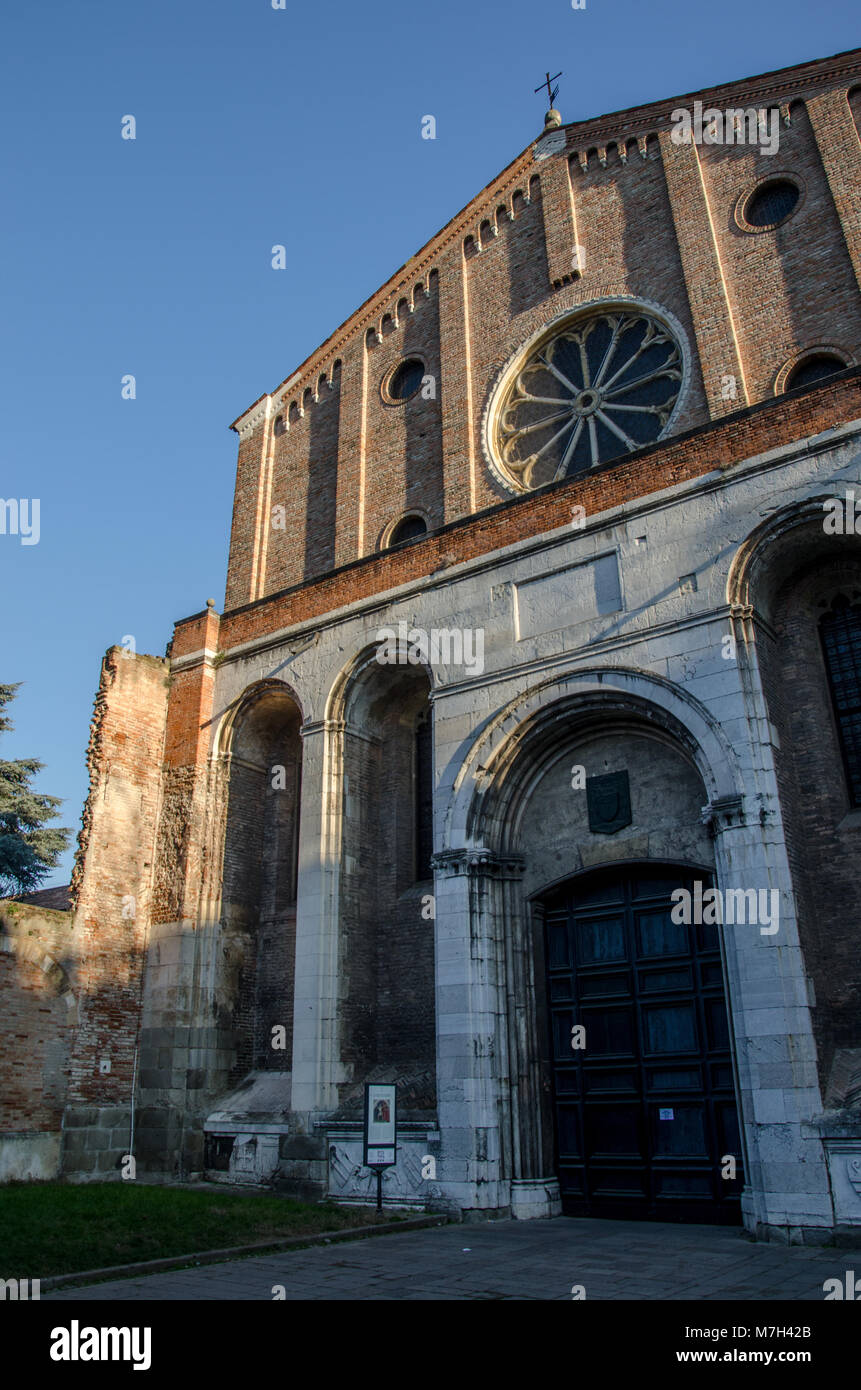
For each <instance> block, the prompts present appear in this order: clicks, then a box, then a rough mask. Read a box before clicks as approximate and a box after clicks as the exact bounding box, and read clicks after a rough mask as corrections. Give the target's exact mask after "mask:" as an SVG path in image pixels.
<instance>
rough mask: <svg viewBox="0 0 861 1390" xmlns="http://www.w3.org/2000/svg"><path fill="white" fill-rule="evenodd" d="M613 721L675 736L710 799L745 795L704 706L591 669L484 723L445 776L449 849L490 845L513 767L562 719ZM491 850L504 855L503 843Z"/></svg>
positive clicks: (637, 676) (650, 683) (517, 701)
mask: <svg viewBox="0 0 861 1390" xmlns="http://www.w3.org/2000/svg"><path fill="white" fill-rule="evenodd" d="M608 717H612V718H615V719H616V720H618V719H620V718H622V719H624V718H631V717H633V718H634V719H635V720H636V721H638V722H639V724H640V725H641V726H642V727H643V728H644V729H645V728H648V729H651V730H653V731H654V732H656V733H657V731H659V730H661V731H663V734H664V736H665V737H666V736H669V737H670V738H672V739H675V740H676V741H677V742H678V744H679V746H680V747H681V748H683V749H684V750H685V751H686V756H687V757H688V759H689V761H691V762H692V763H693V765H694V766H695V767H696V769H697V771H698V773H699V775H700V777H701V778H702V781H703V785H704V787H705V790H706V793H707V798H708V800H709V801H712V802H714V801H717V800H721V799H725V798H726V799H738V798H739V797H740V796H741V794H742V789H743V783H742V777H741V771H740V768H739V766H738V760H737V758H736V755H735V753H734V751H733V748H732V746H731V744H730V742H729V740H728V738H727V737H726V734H725V733H724V731H723V730H722V729H721V728H720V726H719V725H718V724H717V722H716V721H715V720H714V719H713V718H712V716H711V715H710V714H709V712H708V711H707V710H706V708H705V706H703V705H702V704H701V703H700V701H698V700H696V699H695V698H693V697H692V696H691V695H689V694H688V693H687V692H684V691H682V690H680V689H679V687H678V686H676V685H674V684H673V683H672V682H671V681H668V680H665V679H663V678H662V677H659V676H655V675H652V674H649V673H646V672H643V671H638V670H635V669H632V668H626V667H615V668H614V669H613V670H610V671H608V670H606V669H598V668H587V669H585V670H579V671H576V672H570V673H568V674H566V675H564V676H561V677H559V676H553V677H549V678H548V679H547V680H546V681H543V682H541V683H540V684H538V685H535V686H532V687H530V689H529V690H527V691H525V692H523V693H522V694H520V695H517V696H515V697H514V698H513V699H512V700H511V701H509V703H508V704H507V705H505V706H504V707H503V708H502V709H501V710H499V711H497V713H496V714H495V715H494V716H492V718H491V719H489V720H488V721H487V723H486V724H485V726H484V727H483V729H482V730H481V731H480V733H479V734H478V736H477V738H476V739H475V741H474V742H473V744H472V746H471V748H470V749H469V750H468V751H467V752H466V755H465V757H464V758H463V759H462V761H458V762H457V763H456V764H453V765H452V766H451V768H450V769H448V770H447V772H446V773H444V774H443V781H442V785H441V787H440V797H441V798H443V799H444V803H445V804H446V813H445V824H444V836H443V840H444V847H451V848H453V847H455V846H471V845H482V846H483V845H484V844H485V839H484V837H485V836H486V835H487V834H488V832H489V829H490V827H491V826H493V825H496V826H497V827H498V826H499V824H500V816H501V815H502V814H503V812H502V810H501V808H502V806H504V804H505V802H506V801H507V800H508V799H509V797H510V790H509V789H508V788H506V789H505V792H504V795H503V794H502V791H501V789H502V786H503V782H504V780H505V778H506V777H509V778H510V777H511V776H512V774H511V772H510V771H509V770H508V769H509V768H511V766H512V764H513V762H514V760H515V758H517V757H518V756H519V754H520V750H521V749H522V748H523V747H525V746H526V745H528V744H529V743H530V742H531V741H532V740H533V739H535V740H537V742H538V743H539V744H540V743H541V741H542V740H546V738H547V737H548V736H552V732H553V727H554V725H558V723H559V722H560V721H563V722H565V723H567V722H568V721H569V720H573V721H574V725H575V726H579V727H581V728H586V727H588V726H589V724H594V722H595V721H596V720H597V719H602V718H608ZM493 848H494V850H497V849H498V850H499V851H500V852H502V853H505V852H506V851H505V847H504V845H503V844H502V843H500V844H498V845H494V846H493Z"/></svg>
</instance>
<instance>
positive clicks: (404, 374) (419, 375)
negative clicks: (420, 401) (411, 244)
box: [383, 357, 425, 402]
mask: <svg viewBox="0 0 861 1390" xmlns="http://www.w3.org/2000/svg"><path fill="white" fill-rule="evenodd" d="M424 374H425V364H424V362H422V361H421V359H420V358H418V357H408V358H407V359H406V360H405V361H404V362H399V363H398V365H397V366H396V367H395V369H394V371H393V372H391V373H390V374H389V376H388V377H387V378H386V380H385V381H384V383H383V396H384V398H385V399H386V400H387V401H392V402H398V401H407V400H409V398H410V396H414V395H415V394H416V391H418V389H419V387H420V386H421V384H422V381H423V379H424Z"/></svg>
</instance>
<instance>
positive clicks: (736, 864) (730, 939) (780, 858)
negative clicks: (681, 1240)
mask: <svg viewBox="0 0 861 1390" xmlns="http://www.w3.org/2000/svg"><path fill="white" fill-rule="evenodd" d="M703 816H704V818H705V819H706V821H707V823H708V824H709V825H710V827H711V831H712V834H713V835H714V839H715V863H716V868H717V884H718V887H719V889H720V890H721V891H722V895H723V897H722V902H723V904H724V918H725V919H726V916H727V891H728V890H731V889H740V890H743V891H745V890H751V889H754V890H756V891H757V894H758V896H759V892H760V890H765V891H766V892H767V893H768V894H769V897H768V899H767V901H768V902H769V904H770V902H771V892H772V890H775V889H776V890H777V892H778V894H779V899H778V900H779V919H778V930H777V931H772V930H771V928H772V927H773V926H774V925H775V923H774V922H771V923H770V924H767V925H766V924H763V923H762V922H761V921H758V922H751V920H750V916H751V914H750V913H749V912H747V913H746V914H745V916H746V920H745V921H743V922H742V923H733V924H728V923H727V922H726V920H725V921H724V926H723V929H722V938H723V949H724V956H725V970H726V979H727V1007H728V1010H729V1014H730V1019H731V1033H732V1037H733V1043H734V1048H735V1062H736V1068H737V1087H738V1095H739V1107H740V1115H739V1119H740V1121H741V1124H742V1127H743V1142H744V1152H745V1155H746V1158H745V1162H746V1168H747V1172H746V1179H747V1182H746V1186H745V1189H744V1192H743V1194H742V1211H743V1214H744V1219H745V1225H746V1226H747V1227H748V1229H749V1230H752V1231H754V1232H755V1233H756V1234H758V1235H761V1236H765V1237H769V1236H770V1237H774V1238H777V1239H782V1240H790V1241H810V1240H811V1239H813V1240H815V1239H816V1233H817V1231H821V1232H822V1238H823V1239H824V1238H825V1235H826V1233H827V1231H828V1230H829V1228H830V1226H831V1221H832V1210H831V1199H830V1196H829V1190H828V1177H827V1173H826V1167H825V1162H824V1155H823V1151H822V1146H821V1143H820V1140H819V1136H818V1132H817V1131H816V1130H815V1129H813V1128H812V1127H811V1124H810V1122H811V1120H812V1119H813V1118H814V1117H815V1116H816V1115H818V1114H819V1113H820V1111H821V1109H822V1104H821V1099H820V1094H819V1084H818V1079H817V1071H816V1046H815V1042H814V1038H813V1031H812V1028H811V1021H810V1002H809V998H808V991H807V980H806V975H805V969H804V958H803V954H802V951H801V946H800V943H799V939H798V927H797V921H796V913H795V904H794V898H793V893H792V883H791V879H790V875H789V865H788V862H787V859H786V849H785V845H784V840H783V828H782V825H781V823H780V811H779V806H778V803H777V793H776V788H775V790H774V793H773V795H772V796H771V797H768V798H766V797H764V796H763V795H762V794H759V795H758V796H746V797H741V796H736V797H732V796H727V797H722V798H718V799H716V800H714V801H712V802H711V803H710V804H709V805H708V806H706V807H704V809H703ZM734 915H735V916H737V915H740V914H738V913H735V912H734ZM764 925H765V930H763V926H764Z"/></svg>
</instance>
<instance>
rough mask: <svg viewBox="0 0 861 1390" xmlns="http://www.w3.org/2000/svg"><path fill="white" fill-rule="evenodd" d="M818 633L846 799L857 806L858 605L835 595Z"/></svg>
mask: <svg viewBox="0 0 861 1390" xmlns="http://www.w3.org/2000/svg"><path fill="white" fill-rule="evenodd" d="M819 632H820V636H821V638H822V649H823V652H824V654H825V668H826V670H827V672H828V684H829V686H830V687H831V700H832V704H833V706H834V718H835V720H836V722H837V732H838V735H839V738H840V748H841V752H842V754H843V766H844V770H845V773H846V783H847V786H848V788H849V800H850V803H851V804H852V805H853V806H861V607H859V605H858V604H852V603H850V602H849V600H848V598H846V596H845V594H838V595H837V597H836V598H835V599H834V602H833V603H832V605H831V611H830V612H828V613H826V614H825V616H824V618H822V619H821V620H820V623H819Z"/></svg>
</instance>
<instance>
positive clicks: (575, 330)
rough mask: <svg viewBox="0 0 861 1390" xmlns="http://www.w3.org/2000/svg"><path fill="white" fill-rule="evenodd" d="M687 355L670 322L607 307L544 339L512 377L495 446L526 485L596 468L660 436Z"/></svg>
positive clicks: (515, 479) (509, 471) (510, 471)
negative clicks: (672, 332)
mask: <svg viewBox="0 0 861 1390" xmlns="http://www.w3.org/2000/svg"><path fill="white" fill-rule="evenodd" d="M681 380H682V358H681V353H680V351H679V347H678V344H677V342H676V340H675V338H674V337H673V336H672V334H671V333H670V332H669V330H668V329H667V328H666V326H665V325H664V324H663V323H661V321H660V320H659V319H657V318H654V317H653V316H652V315H651V314H647V313H644V312H642V311H640V310H625V309H619V310H616V309H611V310H602V311H601V312H598V313H593V314H590V315H589V316H588V317H581V318H578V319H575V320H573V321H569V322H568V324H567V325H566V326H565V327H563V328H560V329H557V331H556V332H555V333H554V334H553V335H552V336H551V337H548V338H546V339H545V340H544V342H543V343H542V344H540V345H539V347H538V348H537V349H536V350H534V351H533V352H532V354H531V355H530V357H529V358H528V359H527V361H526V363H525V364H524V365H523V366H521V367H520V368H519V369H518V370H517V371H516V372H515V374H514V376H513V377H512V378H511V379H510V381H509V384H508V388H507V390H505V393H504V396H503V399H502V401H501V403H500V406H499V409H498V410H497V412H496V416H495V419H496V426H495V430H494V445H495V449H494V452H495V453H496V455H497V457H498V459H499V461H500V462H501V463H502V464H503V466H504V468H505V471H506V473H507V474H508V475H509V476H510V478H511V480H512V481H513V482H514V483H515V484H516V485H517V486H518V487H522V488H535V487H541V485H542V484H543V483H551V482H554V481H555V480H556V479H559V478H565V477H569V476H570V475H571V474H574V473H580V472H584V471H586V470H587V469H589V468H594V466H595V465H596V464H598V463H605V462H606V461H607V460H608V459H613V458H618V457H619V455H620V454H624V453H625V452H626V451H627V452H630V451H631V450H632V449H641V448H643V447H644V445H646V444H652V443H654V441H655V440H656V439H658V438H659V437H660V435H661V434H662V433H663V431H664V429H665V428H666V426H667V422H668V421H669V418H670V415H671V414H672V411H673V407H674V406H675V403H676V400H677V398H678V394H679V390H680V388H681Z"/></svg>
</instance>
